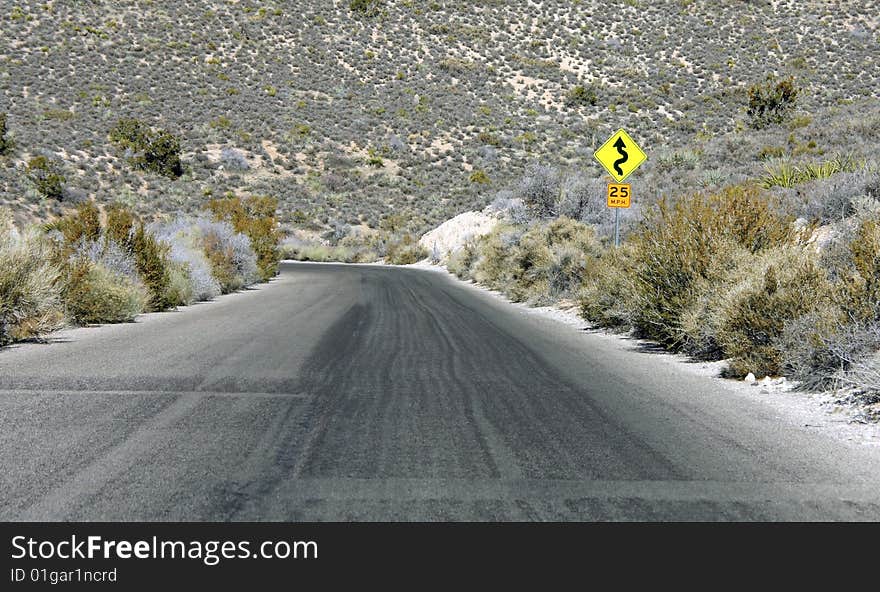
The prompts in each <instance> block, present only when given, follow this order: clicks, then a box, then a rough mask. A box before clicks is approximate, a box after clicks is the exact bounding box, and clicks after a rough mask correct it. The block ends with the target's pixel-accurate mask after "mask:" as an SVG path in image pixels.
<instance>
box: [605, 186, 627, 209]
mask: <svg viewBox="0 0 880 592" xmlns="http://www.w3.org/2000/svg"><path fill="white" fill-rule="evenodd" d="M631 198H632V185H630V184H629V183H609V184H608V207H609V208H628V207H629V205H630V199H631Z"/></svg>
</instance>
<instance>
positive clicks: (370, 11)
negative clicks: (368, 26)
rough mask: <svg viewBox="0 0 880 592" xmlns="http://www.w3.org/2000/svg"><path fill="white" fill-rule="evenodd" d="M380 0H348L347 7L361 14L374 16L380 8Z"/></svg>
mask: <svg viewBox="0 0 880 592" xmlns="http://www.w3.org/2000/svg"><path fill="white" fill-rule="evenodd" d="M382 4H383V2H382V0H350V1H349V3H348V8H349V9H350V10H351V11H352V12H353V13H355V14H359V15H361V16H376V15H377V14H379V13H380V12H381V10H382Z"/></svg>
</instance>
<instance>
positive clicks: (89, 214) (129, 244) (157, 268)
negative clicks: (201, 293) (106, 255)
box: [48, 202, 178, 311]
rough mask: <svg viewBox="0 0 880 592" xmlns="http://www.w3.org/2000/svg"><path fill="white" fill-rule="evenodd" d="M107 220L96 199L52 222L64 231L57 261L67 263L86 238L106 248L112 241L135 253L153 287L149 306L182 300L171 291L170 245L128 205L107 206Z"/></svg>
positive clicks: (162, 306)
mask: <svg viewBox="0 0 880 592" xmlns="http://www.w3.org/2000/svg"><path fill="white" fill-rule="evenodd" d="M106 213H107V217H106V223H105V224H104V225H102V224H101V214H100V211H99V210H98V208H97V206H95V204H93V203H92V202H86V203H83V204H80V206H79V207H78V208H77V210H76V212H74V213H72V214H69V215H67V216H65V217H63V218H61V219H60V220H57V221H55V222H53V223H52V224H50V225H49V226H48V229H50V230H58V231H59V232H61V234H62V237H63V241H62V244H61V245H59V249H58V254H57V256H56V257H57V259H56V260H57V261H59V262H60V263H62V264H65V263H66V262H67V260H68V259H69V258H70V257H71V256H72V255H73V254H74V253H75V252H76V249H77V247H78V245H80V244H81V242H82V241H91V242H101V243H102V244H103V245H104V246H105V248H106V247H107V245H108V244H109V243H110V242H113V243H115V244H116V245H118V246H119V247H120V248H121V249H122V250H123V251H124V252H125V253H127V254H129V255H131V256H132V258H133V259H134V262H135V265H136V267H137V271H138V274H139V275H140V277H141V280H142V281H143V283H144V284H145V286H146V287H147V289H148V290H149V295H150V296H149V302H148V304H149V310H152V311H162V310H166V309H168V308H169V307H171V306H174V305H176V304H178V302H177V301H176V300H175V297H174V296H173V295H172V294H170V293H169V288H170V285H171V272H170V269H169V268H170V265H171V262H170V260H169V258H168V247H167V246H166V245H164V244H162V243H160V242H159V241H157V240H156V238H155V237H154V236H153V235H151V234H150V233H148V232H147V231H146V228H145V227H144V224H143V222H140V221H139V220H138V219H137V217H136V216H135V215H134V214H133V213H132V212H131V211H130V210H128V209H127V208H126V207H124V206H121V205H118V204H114V205H111V206H109V207H108V208H107V212H106Z"/></svg>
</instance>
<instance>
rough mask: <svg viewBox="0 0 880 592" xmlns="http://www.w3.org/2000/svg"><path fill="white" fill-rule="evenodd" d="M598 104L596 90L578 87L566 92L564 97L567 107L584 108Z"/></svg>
mask: <svg viewBox="0 0 880 592" xmlns="http://www.w3.org/2000/svg"><path fill="white" fill-rule="evenodd" d="M598 102H599V97H598V95H597V94H596V89H594V88H592V87H590V88H586V87H584V86H581V85H578V86H575V87H574V88H572V89H571V90H570V91H568V94H567V95H565V105H566V106H567V107H586V106H595V105H596V104H597V103H598Z"/></svg>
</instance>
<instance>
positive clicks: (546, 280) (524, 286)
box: [448, 217, 601, 304]
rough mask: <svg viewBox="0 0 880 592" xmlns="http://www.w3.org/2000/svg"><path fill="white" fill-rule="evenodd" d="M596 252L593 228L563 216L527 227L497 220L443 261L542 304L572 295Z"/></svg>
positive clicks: (589, 269) (592, 266) (515, 297)
mask: <svg viewBox="0 0 880 592" xmlns="http://www.w3.org/2000/svg"><path fill="white" fill-rule="evenodd" d="M600 252H601V247H600V244H599V241H598V239H597V238H596V235H595V232H594V231H593V229H592V228H590V227H589V226H586V225H585V224H581V223H580V222H576V221H574V220H571V219H570V218H565V217H562V218H556V219H553V220H550V221H547V222H540V223H535V224H533V225H532V226H531V227H530V228H528V229H525V228H523V227H521V226H513V225H510V224H498V225H496V227H495V228H494V229H493V231H492V232H491V233H489V234H487V235H485V236H483V237H481V238H480V239H478V240H477V241H476V242H474V243H472V244H467V245H465V247H464V248H463V249H462V250H461V251H459V252H458V253H455V254H453V256H451V257H450V261H449V264H448V266H449V270H450V271H452V272H453V273H455V274H456V275H458V276H459V277H471V278H473V279H474V280H475V281H476V282H478V283H480V284H483V285H485V286H487V287H489V288H492V289H494V290H499V291H501V292H503V293H504V294H506V295H507V296H508V297H510V299H511V300H514V301H516V302H529V303H532V304H546V303H550V302H555V301H557V300H559V299H560V298H566V297H571V296H574V295H575V294H576V293H577V291H578V290H579V288H580V285H581V283H582V282H583V281H585V279H586V278H588V277H590V276H591V275H592V273H593V272H594V270H595V267H596V262H597V261H598V256H599V253H600Z"/></svg>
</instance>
